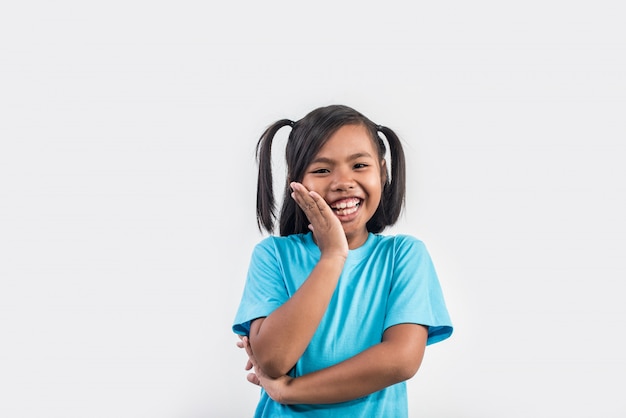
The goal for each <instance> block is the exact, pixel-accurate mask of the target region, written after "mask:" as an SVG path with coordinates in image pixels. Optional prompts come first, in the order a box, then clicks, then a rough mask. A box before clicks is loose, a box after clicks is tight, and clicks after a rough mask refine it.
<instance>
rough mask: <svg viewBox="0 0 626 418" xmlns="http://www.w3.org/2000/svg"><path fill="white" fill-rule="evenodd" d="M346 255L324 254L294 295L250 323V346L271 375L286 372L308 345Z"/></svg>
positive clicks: (331, 293)
mask: <svg viewBox="0 0 626 418" xmlns="http://www.w3.org/2000/svg"><path fill="white" fill-rule="evenodd" d="M344 262H345V257H335V256H328V257H325V256H322V257H321V258H320V260H319V262H318V263H317V265H316V266H315V268H314V269H313V271H312V272H311V274H310V275H309V277H308V278H307V280H306V281H305V282H304V283H303V284H302V286H300V288H299V289H298V290H297V291H296V292H295V293H294V294H293V296H292V297H291V298H290V299H289V300H288V301H287V302H285V303H284V304H283V305H281V306H280V307H279V308H277V309H276V310H275V311H274V312H272V313H271V314H270V315H269V316H267V317H265V318H259V319H256V320H254V321H253V322H252V324H251V326H250V346H251V347H252V351H253V352H254V356H255V357H256V360H257V363H258V365H259V367H260V368H261V369H262V370H263V371H264V372H265V373H266V374H267V375H268V376H270V377H274V378H276V377H279V376H283V375H286V374H287V373H288V372H289V370H290V369H291V368H292V367H293V366H294V365H295V364H296V362H297V361H298V359H299V358H300V357H301V356H302V353H304V350H305V349H306V347H307V346H308V345H309V342H310V341H311V338H313V334H315V331H316V330H317V327H318V325H319V323H320V321H321V320H322V317H323V316H324V313H325V312H326V309H327V307H328V304H329V302H330V299H331V298H332V296H333V293H334V291H335V287H336V286H337V282H338V280H339V276H340V275H341V271H342V269H343V265H344Z"/></svg>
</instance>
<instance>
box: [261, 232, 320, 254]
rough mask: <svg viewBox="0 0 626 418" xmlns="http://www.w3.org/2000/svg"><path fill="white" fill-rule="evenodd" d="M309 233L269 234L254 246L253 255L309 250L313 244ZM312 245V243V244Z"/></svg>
mask: <svg viewBox="0 0 626 418" xmlns="http://www.w3.org/2000/svg"><path fill="white" fill-rule="evenodd" d="M309 235H310V234H293V235H287V236H276V235H270V236H268V237H266V238H264V239H263V240H261V241H260V242H259V243H258V244H256V246H255V247H254V254H255V255H257V256H258V255H263V254H265V255H270V254H273V255H274V256H280V255H281V254H285V253H292V252H294V251H303V250H305V251H306V250H309V249H310V248H311V244H313V240H312V238H311V237H310V236H309ZM313 245H314V244H313Z"/></svg>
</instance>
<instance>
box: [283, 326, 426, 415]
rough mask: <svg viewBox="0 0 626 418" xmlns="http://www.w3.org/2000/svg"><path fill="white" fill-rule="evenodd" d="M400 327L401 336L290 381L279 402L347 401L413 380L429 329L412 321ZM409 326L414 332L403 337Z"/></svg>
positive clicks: (319, 402) (314, 402) (321, 402)
mask: <svg viewBox="0 0 626 418" xmlns="http://www.w3.org/2000/svg"><path fill="white" fill-rule="evenodd" d="M398 327H400V328H397V329H396V330H395V332H396V335H395V337H398V338H390V339H388V340H387V341H383V342H382V343H380V344H377V345H375V346H372V347H371V348H369V349H367V350H365V351H363V352H361V353H359V354H357V355H356V356H354V357H352V358H350V359H348V360H346V361H343V362H341V363H338V364H336V365H334V366H331V367H328V368H326V369H322V370H319V371H317V372H314V373H310V374H307V375H304V376H301V377H297V378H295V379H292V380H290V381H289V383H288V385H287V386H286V387H285V388H284V390H283V391H282V392H281V394H280V396H281V399H280V400H279V402H281V403H285V404H303V403H305V404H327V403H337V402H345V401H349V400H353V399H357V398H360V397H363V396H366V395H369V394H371V393H374V392H377V391H379V390H382V389H384V388H386V387H388V386H391V385H393V384H396V383H399V382H402V381H405V380H407V379H410V378H411V377H412V376H413V375H415V373H416V372H417V370H418V368H419V366H420V364H421V362H422V358H423V355H424V348H425V345H426V338H427V331H426V330H425V328H424V327H421V326H418V325H413V324H404V325H400V326H398ZM407 327H413V328H412V329H409V328H407ZM418 327H419V328H420V329H418ZM394 328H395V327H394ZM407 329H409V331H410V332H412V333H413V334H412V335H409V336H401V335H400V334H401V333H403V332H404V331H406V330H407ZM414 331H416V332H414Z"/></svg>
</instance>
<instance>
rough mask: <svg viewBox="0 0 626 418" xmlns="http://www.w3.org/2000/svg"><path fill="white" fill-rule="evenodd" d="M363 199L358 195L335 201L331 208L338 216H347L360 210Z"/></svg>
mask: <svg viewBox="0 0 626 418" xmlns="http://www.w3.org/2000/svg"><path fill="white" fill-rule="evenodd" d="M361 202H362V200H361V199H359V198H356V197H351V198H349V199H342V200H338V201H336V202H334V203H333V204H332V205H330V208H331V209H332V210H333V212H335V214H336V215H337V216H346V215H351V214H353V213H355V212H356V211H357V210H359V206H361Z"/></svg>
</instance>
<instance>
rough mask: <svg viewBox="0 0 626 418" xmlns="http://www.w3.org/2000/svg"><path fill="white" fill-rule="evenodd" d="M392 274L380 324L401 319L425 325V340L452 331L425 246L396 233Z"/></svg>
mask: <svg viewBox="0 0 626 418" xmlns="http://www.w3.org/2000/svg"><path fill="white" fill-rule="evenodd" d="M394 252H395V253H394V254H395V256H394V270H393V271H394V275H393V279H392V283H391V289H390V294H389V301H388V308H387V314H386V318H385V323H384V328H385V329H387V328H389V327H391V326H393V325H397V324H402V323H414V324H421V325H425V326H427V327H428V340H427V344H434V343H436V342H439V341H443V340H445V339H446V338H448V337H449V336H450V335H452V329H453V328H452V323H451V321H450V316H449V314H448V310H447V307H446V304H445V300H444V297H443V292H442V289H441V285H440V283H439V279H438V277H437V273H436V271H435V267H434V265H433V262H432V260H431V257H430V255H429V253H428V251H427V249H426V246H425V245H424V244H423V243H422V242H421V241H419V240H418V239H416V238H413V237H410V236H405V235H399V236H397V237H396V242H395V248H394Z"/></svg>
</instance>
